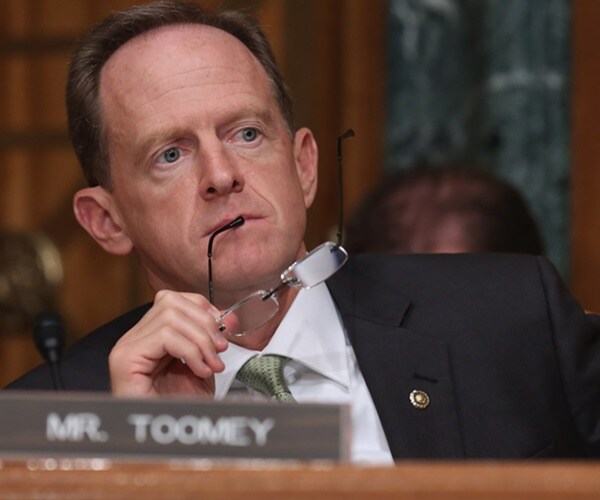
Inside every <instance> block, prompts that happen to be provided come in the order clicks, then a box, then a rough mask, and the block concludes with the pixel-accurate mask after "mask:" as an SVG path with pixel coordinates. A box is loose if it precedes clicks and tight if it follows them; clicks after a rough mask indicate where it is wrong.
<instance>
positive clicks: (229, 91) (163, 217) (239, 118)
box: [100, 25, 316, 306]
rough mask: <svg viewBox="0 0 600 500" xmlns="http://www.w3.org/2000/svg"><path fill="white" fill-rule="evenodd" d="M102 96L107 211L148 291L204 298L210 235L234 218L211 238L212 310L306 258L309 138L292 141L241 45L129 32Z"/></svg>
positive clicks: (184, 31)
mask: <svg viewBox="0 0 600 500" xmlns="http://www.w3.org/2000/svg"><path fill="white" fill-rule="evenodd" d="M100 101H101V109H102V115H103V120H104V124H105V126H106V131H107V136H108V143H109V157H110V165H111V175H112V181H113V190H112V192H111V193H110V194H109V198H110V200H111V206H112V209H111V210H112V214H111V215H112V217H113V220H114V221H115V222H116V223H117V224H118V225H119V226H120V227H121V228H122V230H123V234H124V235H126V237H127V238H128V240H129V241H130V242H131V245H132V246H133V248H134V250H135V251H136V253H137V254H138V256H139V257H140V259H141V262H142V264H143V266H144V267H145V269H146V271H147V273H148V276H149V279H150V283H151V285H152V286H153V287H154V288H155V289H161V288H169V289H174V290H181V291H196V292H200V293H204V294H205V293H206V286H207V277H206V269H207V257H206V253H207V245H208V240H209V236H210V235H211V233H212V232H213V231H214V230H215V229H217V228H218V227H220V226H222V225H223V224H225V223H227V222H229V221H231V220H232V219H234V218H236V217H237V216H238V215H242V216H243V217H244V218H245V219H246V222H245V224H244V225H243V226H241V227H239V228H236V229H233V230H231V231H228V232H225V233H222V234H221V235H219V236H217V237H216V239H215V241H214V247H213V270H214V278H215V291H216V299H217V303H219V305H221V306H225V305H229V302H232V301H233V300H235V299H237V298H238V297H239V296H240V295H241V294H243V293H246V292H248V291H252V290H254V289H256V288H257V287H265V286H269V285H270V284H272V282H273V281H274V280H276V278H277V276H278V274H279V273H280V272H281V271H282V269H283V268H285V267H286V266H288V265H289V264H290V263H291V262H293V261H294V260H295V259H296V258H297V257H298V256H299V255H301V254H302V253H303V252H304V246H303V243H302V240H303V236H304V231H305V224H306V208H307V207H308V206H309V205H310V204H311V203H312V200H313V197H314V191H315V189H316V146H314V139H313V138H312V135H311V134H310V132H309V131H307V130H306V129H303V131H299V132H298V133H297V134H296V140H295V141H294V142H292V140H291V138H290V136H289V133H288V131H287V129H286V126H285V124H284V122H283V119H282V117H281V113H280V111H279V108H278V106H277V103H276V101H275V98H274V96H273V93H272V91H271V87H270V85H269V82H268V79H267V76H266V73H265V71H264V69H263V68H262V66H261V65H260V63H259V62H258V61H257V60H256V59H255V58H254V57H253V56H252V55H251V53H250V52H249V51H248V50H247V49H246V47H244V46H243V45H242V44H241V42H239V41H238V40H237V39H235V38H234V37H232V36H231V35H229V34H227V33H225V32H223V31H220V30H217V29H215V28H211V27H207V26H200V25H178V26H168V27H163V28H159V29H157V30H154V31H151V32H149V33H147V34H145V35H142V36H140V37H137V38H135V39H133V40H132V41H130V42H128V43H127V44H125V45H124V46H123V47H121V48H120V49H119V50H118V51H117V52H116V53H115V54H114V55H113V56H112V57H111V58H110V59H109V60H108V62H107V64H106V65H105V67H104V69H103V71H102V74H101V85H100ZM307 148H308V149H307ZM312 148H314V150H313V149H312Z"/></svg>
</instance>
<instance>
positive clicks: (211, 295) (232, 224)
mask: <svg viewBox="0 0 600 500" xmlns="http://www.w3.org/2000/svg"><path fill="white" fill-rule="evenodd" d="M244 222H245V220H244V218H243V217H242V216H241V215H239V216H238V217H236V218H235V219H233V220H232V221H231V222H229V223H227V224H225V225H224V226H221V227H220V228H219V229H217V230H216V231H215V232H214V233H213V234H211V235H210V238H209V240H208V252H207V256H208V300H209V301H210V303H211V304H214V300H215V290H214V286H213V277H212V249H213V241H214V239H215V236H217V235H218V234H221V233H222V232H224V231H229V230H230V229H233V228H234V227H238V226H241V225H242V224H243V223H244Z"/></svg>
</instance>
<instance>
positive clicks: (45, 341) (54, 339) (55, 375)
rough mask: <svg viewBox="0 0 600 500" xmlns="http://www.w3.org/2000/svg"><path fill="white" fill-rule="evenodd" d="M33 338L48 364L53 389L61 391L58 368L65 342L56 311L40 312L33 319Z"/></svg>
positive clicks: (63, 331)
mask: <svg viewBox="0 0 600 500" xmlns="http://www.w3.org/2000/svg"><path fill="white" fill-rule="evenodd" d="M33 340H34V342H35V346H36V347H37V350H38V352H39V353H40V354H41V355H42V357H43V358H44V359H45V360H46V362H47V363H48V364H49V365H50V371H51V374H52V384H53V385H54V389H55V390H57V391H62V390H63V389H64V388H63V383H62V378H61V375H60V370H59V363H60V357H61V354H62V349H63V346H64V344H65V328H64V325H63V322H62V319H61V318H60V316H59V315H58V314H56V313H48V312H46V313H40V314H38V316H37V318H36V320H35V327H34V329H33Z"/></svg>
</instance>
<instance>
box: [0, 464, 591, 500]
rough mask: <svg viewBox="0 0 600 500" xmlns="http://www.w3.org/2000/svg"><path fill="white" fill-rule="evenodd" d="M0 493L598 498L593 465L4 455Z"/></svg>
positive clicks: (446, 499)
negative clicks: (235, 461) (363, 463)
mask: <svg viewBox="0 0 600 500" xmlns="http://www.w3.org/2000/svg"><path fill="white" fill-rule="evenodd" d="M0 498H61V499H69V498H77V499H79V498H127V499H133V498H163V499H165V500H167V499H168V500H170V499H174V498H202V499H203V500H204V499H231V498H244V499H245V500H251V499H261V500H266V499H276V498H277V499H279V498H284V499H286V500H287V499H311V500H316V499H321V498H339V499H342V498H343V499H352V498H370V499H371V498H372V499H385V498H394V499H409V498H410V499H413V498H418V499H427V500H428V499H436V500H438V499H439V500H449V499H453V500H454V499H456V500H458V499H473V498H478V499H479V498H494V499H499V498H510V499H511V500H515V499H516V500H519V499H527V500H536V499H549V498H552V499H559V498H560V499H563V498H577V499H592V498H593V499H599V498H600V462H569V463H564V462H532V463H515V462H462V463H459V462H401V463H398V464H397V465H396V466H395V467H385V468H383V467H354V466H349V465H331V464H325V463H323V464H289V463H288V464H284V463H281V464H276V463H265V462H262V463H259V462H247V463H244V464H232V465H225V464H214V463H211V462H207V461H202V460H186V461H175V462H161V463H142V462H137V463H116V462H110V461H106V460H100V459H85V460H79V459H61V460H58V459H27V460H4V461H2V462H1V469H0Z"/></svg>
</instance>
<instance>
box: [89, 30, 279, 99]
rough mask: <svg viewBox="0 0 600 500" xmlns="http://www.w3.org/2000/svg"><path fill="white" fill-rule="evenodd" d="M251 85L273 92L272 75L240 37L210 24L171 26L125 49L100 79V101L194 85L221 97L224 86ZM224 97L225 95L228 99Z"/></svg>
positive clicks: (157, 94)
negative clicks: (267, 72)
mask: <svg viewBox="0 0 600 500" xmlns="http://www.w3.org/2000/svg"><path fill="white" fill-rule="evenodd" d="M244 84H245V85H248V84H250V86H252V88H253V90H254V91H255V92H257V93H262V92H264V91H265V90H266V91H268V92H269V93H271V88H270V85H269V80H268V77H267V74H266V72H265V70H264V68H263V67H262V65H261V64H260V63H259V62H258V60H257V59H256V58H255V57H254V55H253V54H252V53H251V52H250V51H249V50H248V48H247V47H246V46H245V45H244V44H243V43H242V42H241V41H239V40H238V39H237V38H235V37H234V36H232V35H230V34H229V33H226V32H225V31H222V30H220V29H217V28H213V27H211V26H204V25H200V24H180V25H169V26H164V27H161V28H157V29H154V30H151V31H149V32H147V33H144V34H142V35H139V36H137V37H135V38H133V39H132V40H130V41H128V42H127V43H125V44H124V45H123V46H121V47H120V48H119V49H118V50H117V51H116V52H115V53H114V54H113V55H112V56H111V57H110V58H109V59H108V61H107V62H106V64H105V65H104V67H103V69H102V72H101V75H100V98H101V100H102V101H104V99H105V98H106V97H107V96H110V97H111V98H113V99H114V98H117V100H118V96H119V95H120V96H121V97H122V99H126V100H127V101H128V102H130V103H131V100H132V99H133V100H136V98H137V97H139V96H140V94H143V97H144V98H149V99H152V98H156V97H161V96H164V95H165V94H166V93H168V92H172V91H175V92H177V91H178V90H181V89H183V88H185V87H186V86H191V85H195V86H196V87H198V89H202V88H205V89H206V90H207V91H208V92H209V93H210V94H211V98H213V99H214V98H218V96H219V93H220V88H221V87H222V92H223V93H225V92H228V91H229V89H230V87H231V86H232V85H238V86H240V85H244ZM223 97H224V95H223Z"/></svg>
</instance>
